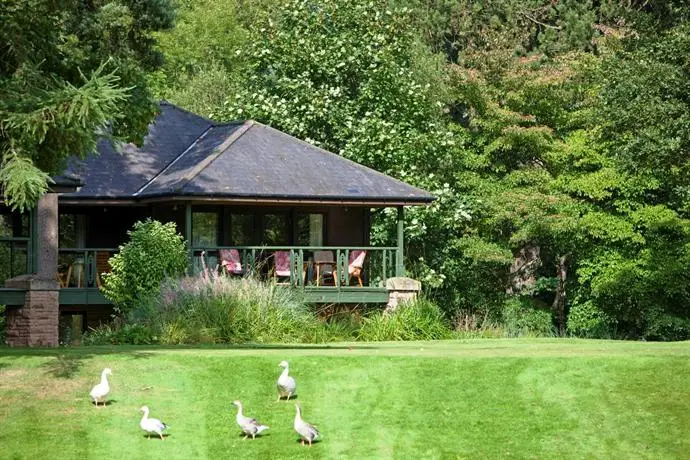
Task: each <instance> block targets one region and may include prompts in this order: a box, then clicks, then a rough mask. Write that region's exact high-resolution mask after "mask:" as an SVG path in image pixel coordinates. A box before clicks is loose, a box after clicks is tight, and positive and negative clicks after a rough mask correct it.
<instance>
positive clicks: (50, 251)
mask: <svg viewBox="0 0 690 460" xmlns="http://www.w3.org/2000/svg"><path fill="white" fill-rule="evenodd" d="M36 226H37V227H38V228H36V229H34V231H35V232H37V235H36V240H37V243H38V244H37V246H38V257H37V258H36V259H37V262H38V266H37V267H36V278H39V279H46V280H55V274H56V271H57V265H58V196H57V193H46V194H45V195H43V196H42V197H41V199H40V200H38V207H37V209H36Z"/></svg>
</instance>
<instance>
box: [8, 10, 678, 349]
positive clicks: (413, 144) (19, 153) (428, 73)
mask: <svg viewBox="0 0 690 460" xmlns="http://www.w3.org/2000/svg"><path fill="white" fill-rule="evenodd" d="M53 6H57V8H52V7H53ZM3 7H4V8H3V10H2V14H0V21H1V22H2V23H1V24H0V25H2V27H0V44H2V47H0V54H1V57H2V59H0V62H1V64H0V148H1V149H2V165H0V186H1V187H2V188H3V191H4V193H5V197H6V199H7V200H8V201H9V202H10V203H11V204H13V205H15V206H20V207H21V206H23V205H26V204H27V203H30V202H32V200H35V199H36V197H37V196H38V195H40V193H42V192H43V191H44V190H45V187H46V184H47V177H48V176H47V174H52V173H54V172H55V171H56V170H59V169H60V167H61V165H62V164H63V162H64V159H65V158H66V157H67V155H68V154H72V153H77V154H85V153H87V152H88V151H89V150H90V149H91V148H92V147H93V143H94V142H95V139H96V134H98V133H101V134H102V133H103V132H104V131H105V128H108V132H109V134H111V135H113V136H115V137H119V138H128V139H140V138H141V135H142V134H143V133H144V131H145V126H146V124H147V123H148V122H149V121H150V119H151V116H152V114H153V112H154V105H153V104H152V101H153V100H154V97H153V96H155V97H158V98H165V99H169V100H170V101H171V102H173V103H176V104H179V105H181V106H183V107H185V108H187V109H189V110H191V111H194V112H198V113H200V114H203V115H207V116H212V117H215V118H217V119H220V120H230V119H236V118H253V119H256V120H258V121H260V122H263V123H267V124H270V125H272V126H275V127H277V128H279V129H281V130H283V131H286V132H288V133H290V134H293V135H295V136H297V137H300V138H302V139H305V140H307V141H308V142H312V143H314V144H316V145H319V146H322V147H324V148H326V149H328V150H331V151H333V152H336V153H339V154H341V155H343V156H345V157H348V158H351V159H353V160H355V161H358V162H360V163H363V164H365V165H368V166H371V167H373V168H375V169H377V170H380V171H383V172H385V173H387V174H390V175H392V176H394V177H397V178H400V179H402V180H405V181H407V182H409V183H412V184H414V185H417V186H420V187H423V188H425V189H427V190H429V191H430V192H432V193H434V194H435V195H436V196H437V197H438V200H437V201H436V202H435V203H434V204H432V205H431V206H429V207H426V208H415V209H410V210H409V211H408V212H407V216H406V222H405V231H406V244H407V248H406V251H407V252H406V253H407V254H408V256H409V260H408V263H407V266H408V267H409V268H408V269H409V271H410V275H411V276H414V277H416V278H418V279H421V280H422V281H423V283H424V286H425V289H426V291H427V292H426V294H427V295H428V297H429V298H430V299H432V300H434V301H435V302H437V303H438V304H439V305H440V306H441V307H442V309H443V310H444V313H445V314H446V317H447V318H465V320H464V321H466V324H470V323H471V324H475V325H478V326H481V325H482V324H494V323H497V322H500V323H504V324H507V323H508V322H510V321H512V322H513V323H514V324H522V325H524V323H525V322H527V323H530V324H529V325H528V326H529V328H530V329H535V328H536V329H540V330H541V329H546V327H547V326H548V324H545V322H544V321H543V319H544V315H549V313H550V315H551V316H550V317H551V321H552V325H551V326H552V327H553V331H555V332H556V333H558V334H568V333H570V334H577V335H585V336H592V337H594V336H596V337H617V338H648V339H663V340H673V339H687V338H690V226H689V224H690V220H689V218H690V174H688V173H689V172H690V170H689V169H690V161H689V160H690V91H689V89H690V88H689V83H688V82H690V61H689V60H688V56H690V26H689V25H688V24H690V3H689V2H688V1H687V0H670V1H660V0H659V1H657V0H644V1H642V0H625V1H624V0H604V1H597V2H594V1H591V0H586V1H580V0H558V1H553V0H485V1H482V2H477V1H473V0H433V1H432V0H413V1H400V0H373V1H371V0H366V1H365V0H330V1H324V0H260V1H253V2H249V1H245V0H180V1H179V2H177V3H176V4H175V7H176V8H177V12H176V14H177V15H176V20H175V27H172V26H173V18H174V17H175V11H174V8H173V5H172V4H171V3H170V2H169V0H112V1H106V0H103V1H97V2H89V3H88V4H83V3H82V2H77V1H74V0H59V1H57V2H55V1H53V2H49V1H47V0H9V1H8V2H5V3H4V4H3ZM27 11H28V12H31V14H24V12H27ZM394 217H395V216H394V213H392V212H388V211H382V212H377V213H376V214H375V215H374V225H375V230H374V234H373V235H372V242H373V243H375V244H378V243H384V244H390V243H391V242H392V240H393V238H394V235H393V234H392V232H393V231H394V225H392V222H393V220H394ZM518 306H519V308H518ZM468 318H470V319H468ZM509 318H512V319H510V320H509ZM521 327H522V326H518V327H517V329H520V328H521Z"/></svg>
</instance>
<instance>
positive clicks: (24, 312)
mask: <svg viewBox="0 0 690 460" xmlns="http://www.w3.org/2000/svg"><path fill="white" fill-rule="evenodd" d="M57 198H58V196H57V194H56V193H46V194H45V195H43V197H41V199H40V200H39V201H38V205H37V209H36V211H37V212H36V214H37V216H36V228H33V229H32V231H33V232H34V234H33V235H32V237H33V238H35V241H36V251H37V256H36V262H37V264H36V265H37V266H36V267H34V272H35V274H29V275H22V276H18V277H15V278H12V279H9V280H7V281H6V282H5V286H6V287H8V288H15V289H22V290H24V291H25V295H24V305H23V306H21V307H19V308H16V307H8V308H7V324H6V329H7V343H8V345H10V346H13V347H22V346H30V347H31V346H43V347H56V346H58V319H59V318H60V301H59V296H60V284H59V283H58V281H57V279H56V272H57V262H58V199H57Z"/></svg>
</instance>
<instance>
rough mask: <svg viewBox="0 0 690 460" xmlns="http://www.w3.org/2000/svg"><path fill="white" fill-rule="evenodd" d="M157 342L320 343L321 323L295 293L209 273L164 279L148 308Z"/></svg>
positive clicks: (254, 280)
mask: <svg viewBox="0 0 690 460" xmlns="http://www.w3.org/2000/svg"><path fill="white" fill-rule="evenodd" d="M147 316H149V317H150V319H151V322H152V326H153V327H154V329H155V330H157V331H159V334H160V336H159V341H160V342H161V343H168V344H176V343H246V342H257V343H268V342H280V343H296V342H313V341H315V340H319V341H321V340H322V339H323V334H322V333H321V331H320V329H321V328H322V325H321V322H320V321H319V319H318V318H317V317H316V315H315V314H314V313H313V312H312V311H311V310H310V309H309V308H308V306H307V304H306V303H305V302H304V301H303V299H302V298H301V296H300V295H299V293H298V292H296V291H294V290H291V289H285V288H281V287H278V286H274V285H271V284H267V283H263V282H261V281H259V280H256V279H254V278H251V277H245V278H232V277H227V276H222V275H217V274H215V273H211V274H209V273H208V272H206V273H204V274H202V275H200V276H195V277H185V278H182V279H177V280H168V281H167V282H165V283H164V284H163V286H162V288H161V294H160V296H159V297H158V298H157V299H155V300H154V303H153V305H152V306H150V307H149V309H148V315H147Z"/></svg>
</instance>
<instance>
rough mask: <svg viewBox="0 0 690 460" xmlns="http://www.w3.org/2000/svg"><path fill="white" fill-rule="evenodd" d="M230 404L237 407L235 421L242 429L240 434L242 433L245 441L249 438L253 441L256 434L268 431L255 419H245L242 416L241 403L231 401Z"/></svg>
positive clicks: (265, 426)
mask: <svg viewBox="0 0 690 460" xmlns="http://www.w3.org/2000/svg"><path fill="white" fill-rule="evenodd" d="M232 403H233V404H234V405H235V406H237V416H236V417H235V420H236V421H237V424H238V425H239V426H240V428H242V432H244V439H247V437H249V436H251V437H252V439H254V438H255V437H256V435H257V434H260V433H261V432H262V431H266V430H268V428H269V426H268V425H262V424H261V423H259V422H258V421H257V420H256V419H255V418H251V417H247V416H245V415H244V414H242V403H241V402H240V401H233V402H232Z"/></svg>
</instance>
